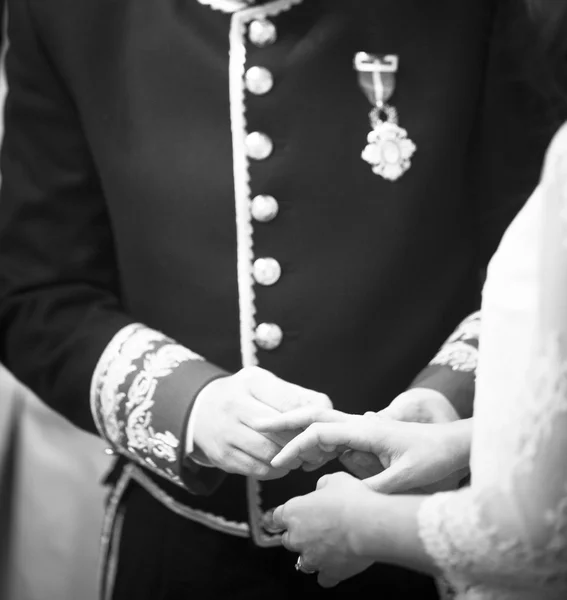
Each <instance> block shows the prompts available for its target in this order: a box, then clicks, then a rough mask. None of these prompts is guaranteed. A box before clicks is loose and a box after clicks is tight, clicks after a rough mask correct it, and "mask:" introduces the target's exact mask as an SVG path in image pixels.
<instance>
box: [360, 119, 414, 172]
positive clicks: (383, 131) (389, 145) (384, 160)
mask: <svg viewBox="0 0 567 600" xmlns="http://www.w3.org/2000/svg"><path fill="white" fill-rule="evenodd" d="M385 108H386V112H387V113H389V118H388V119H387V120H382V119H380V118H379V116H378V114H377V113H378V112H379V111H378V110H377V109H374V110H373V111H372V112H371V113H370V121H371V123H372V125H373V129H372V131H371V132H370V133H369V134H368V138H367V140H368V145H367V146H366V148H364V150H363V151H362V158H363V159H364V160H365V161H366V162H367V163H368V164H369V165H370V166H371V167H372V171H373V172H374V173H376V175H380V176H381V177H383V178H384V179H387V180H388V181H396V180H397V179H399V178H400V177H401V176H402V175H403V174H404V173H405V172H406V171H407V170H408V169H409V168H410V166H411V157H412V156H413V154H414V152H415V151H416V145H415V144H414V143H413V142H412V141H411V140H410V139H409V137H408V133H407V131H406V130H405V129H404V128H403V127H400V126H399V125H398V124H397V122H396V121H397V119H396V113H395V109H393V108H392V107H385ZM388 109H389V110H388Z"/></svg>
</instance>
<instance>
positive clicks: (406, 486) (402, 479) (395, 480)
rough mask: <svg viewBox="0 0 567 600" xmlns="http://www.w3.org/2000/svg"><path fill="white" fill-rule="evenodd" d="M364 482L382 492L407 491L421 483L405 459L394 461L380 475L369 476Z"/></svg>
mask: <svg viewBox="0 0 567 600" xmlns="http://www.w3.org/2000/svg"><path fill="white" fill-rule="evenodd" d="M364 483H365V484H366V485H367V486H368V487H369V488H370V489H371V490H373V491H374V492H380V493H382V494H396V493H398V492H407V491H408V490H411V489H412V488H414V487H416V485H419V481H418V478H417V477H415V475H414V473H413V471H412V469H411V467H410V466H409V465H408V464H407V463H406V462H404V461H403V460H399V461H397V462H395V463H393V464H392V466H390V467H388V468H387V469H385V470H384V471H382V472H381V473H378V475H374V476H372V477H367V478H366V479H364Z"/></svg>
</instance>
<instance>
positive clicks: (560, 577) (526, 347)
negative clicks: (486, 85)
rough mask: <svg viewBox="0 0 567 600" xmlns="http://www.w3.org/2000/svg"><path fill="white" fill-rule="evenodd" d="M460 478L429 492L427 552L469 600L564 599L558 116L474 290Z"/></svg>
mask: <svg viewBox="0 0 567 600" xmlns="http://www.w3.org/2000/svg"><path fill="white" fill-rule="evenodd" d="M477 373H478V374H477V396H476V400H475V412H474V415H475V417H474V419H475V420H474V427H475V429H474V436H473V447H472V456H471V471H472V478H471V485H470V487H468V488H465V489H462V490H459V491H456V492H448V493H442V494H435V495H433V496H431V497H429V498H428V499H427V500H425V502H424V503H423V505H422V509H421V511H420V515H419V526H420V534H421V538H422V540H423V542H424V544H425V546H426V549H427V551H428V552H429V553H430V555H431V556H432V557H433V558H434V560H435V562H436V563H437V564H438V565H439V567H440V568H441V569H442V570H443V572H444V574H445V577H446V578H447V579H448V580H449V581H450V582H451V584H452V585H453V586H454V588H455V589H456V590H457V597H458V598H459V599H466V600H473V599H474V600H481V599H482V600H489V599H490V600H493V599H499V600H500V599H502V600H503V599H512V598H513V599H515V600H527V599H530V600H547V599H550V600H551V599H553V600H555V599H557V600H559V599H561V600H567V126H564V127H563V129H562V130H560V131H559V133H558V134H557V135H556V137H555V140H554V141H553V143H552V145H551V147H550V150H549V151H548V155H547V159H546V165H545V168H544V173H543V177H542V180H541V183H540V185H539V187H538V189H537V190H536V192H535V193H534V195H533V196H532V198H531V199H530V200H529V201H528V203H527V204H526V205H525V207H524V209H523V210H522V211H521V212H520V214H519V215H518V217H517V218H516V219H515V220H514V222H513V223H512V225H511V226H510V228H509V229H508V231H507V232H506V234H505V236H504V238H503V240H502V243H501V245H500V247H499V249H498V251H497V253H496V254H495V256H494V258H493V260H492V262H491V264H490V267H489V270H488V277H487V282H486V285H485V289H484V293H483V307H482V328H481V336H480V352H479V366H478V371H477Z"/></svg>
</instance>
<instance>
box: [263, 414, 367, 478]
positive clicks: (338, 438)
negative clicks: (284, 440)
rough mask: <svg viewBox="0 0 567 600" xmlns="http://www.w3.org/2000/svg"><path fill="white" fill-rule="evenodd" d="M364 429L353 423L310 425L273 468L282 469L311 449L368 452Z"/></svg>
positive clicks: (277, 460)
mask: <svg viewBox="0 0 567 600" xmlns="http://www.w3.org/2000/svg"><path fill="white" fill-rule="evenodd" d="M365 438H367V436H366V435H365V431H364V429H363V428H359V427H355V426H352V424H351V423H315V424H314V425H310V426H309V427H308V428H307V429H306V430H305V431H304V432H303V433H300V434H299V435H298V436H297V437H296V438H294V439H293V440H292V441H291V442H290V443H289V444H288V445H287V446H286V447H285V448H284V449H283V450H281V451H280V452H279V453H278V455H277V456H276V457H275V458H274V459H273V460H272V462H271V464H272V466H273V467H276V468H281V467H284V466H286V465H287V464H289V462H291V461H292V460H294V459H296V458H298V457H299V456H300V455H301V454H302V453H303V452H306V451H307V450H309V449H310V448H314V447H318V446H319V445H320V444H322V445H323V446H329V445H334V446H352V444H356V445H357V449H362V450H366V449H368V448H369V443H368V442H367V441H366V440H365Z"/></svg>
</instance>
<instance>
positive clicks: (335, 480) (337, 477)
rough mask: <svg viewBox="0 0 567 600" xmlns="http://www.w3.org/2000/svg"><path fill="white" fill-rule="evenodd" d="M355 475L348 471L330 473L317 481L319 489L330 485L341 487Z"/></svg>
mask: <svg viewBox="0 0 567 600" xmlns="http://www.w3.org/2000/svg"><path fill="white" fill-rule="evenodd" d="M352 480H353V477H352V475H349V474H348V473H344V472H341V471H339V472H338V473H331V474H330V475H323V477H321V478H320V479H319V481H318V482H317V490H322V489H323V488H326V487H328V486H335V487H341V486H343V485H345V484H348V483H349V482H352Z"/></svg>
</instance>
